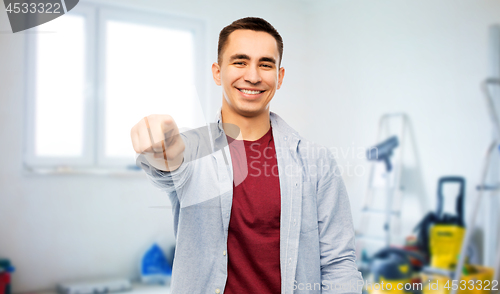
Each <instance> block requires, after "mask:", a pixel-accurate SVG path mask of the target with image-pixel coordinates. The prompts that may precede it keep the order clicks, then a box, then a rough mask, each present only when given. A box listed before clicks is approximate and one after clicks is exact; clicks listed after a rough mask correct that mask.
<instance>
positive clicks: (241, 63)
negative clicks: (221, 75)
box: [234, 62, 243, 64]
mask: <svg viewBox="0 0 500 294" xmlns="http://www.w3.org/2000/svg"><path fill="white" fill-rule="evenodd" d="M234 64H243V62H235V63H234Z"/></svg>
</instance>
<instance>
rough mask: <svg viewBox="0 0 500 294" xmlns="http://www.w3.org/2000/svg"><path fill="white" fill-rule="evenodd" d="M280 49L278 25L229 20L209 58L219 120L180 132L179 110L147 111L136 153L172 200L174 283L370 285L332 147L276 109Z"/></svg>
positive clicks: (214, 288)
mask: <svg viewBox="0 0 500 294" xmlns="http://www.w3.org/2000/svg"><path fill="white" fill-rule="evenodd" d="M282 57H283V41H282V38H281V36H280V35H279V33H278V32H277V31H276V29H275V28H274V27H273V26H271V25H270V24H269V23H268V22H267V21H265V20H263V19H261V18H252V17H249V18H243V19H239V20H237V21H235V22H233V23H232V24H230V25H228V26H227V27H225V28H224V29H223V30H222V31H221V32H220V35H219V46H218V59H217V62H216V63H214V64H213V65H212V73H213V79H214V81H215V83H216V84H217V85H219V86H221V88H222V107H221V109H220V112H219V113H218V115H217V118H216V119H217V122H216V124H214V125H212V126H211V127H210V128H209V129H208V130H207V132H206V133H205V132H204V131H203V130H201V129H199V130H194V131H191V132H190V133H183V134H180V136H179V135H178V134H179V131H178V128H177V126H176V124H175V122H174V120H173V118H172V117H171V116H169V115H150V116H148V117H146V118H144V119H143V120H141V121H140V122H139V123H137V124H136V125H135V126H134V127H133V128H132V131H131V137H132V143H133V146H134V149H135V151H136V152H137V153H140V154H141V156H139V157H138V158H137V162H138V165H139V166H140V167H141V168H143V169H144V170H145V171H146V173H147V174H148V176H149V178H150V179H151V180H152V182H153V184H154V185H155V186H157V187H159V188H161V189H162V190H164V191H166V192H168V193H169V198H170V201H171V202H172V211H173V214H174V233H175V237H176V253H175V258H174V266H173V274H172V284H171V289H172V290H171V291H172V292H171V293H174V294H175V293H216V294H219V293H226V294H245V293H248V294H254V293H259V294H260V293H269V294H271V293H273V294H279V293H361V286H362V283H363V281H362V277H361V274H360V273H359V272H358V270H357V268H356V264H355V252H354V229H353V225H352V217H351V212H350V204H349V198H348V196H347V193H346V190H345V186H344V183H343V181H342V178H341V175H340V173H339V170H338V169H337V165H336V162H335V160H334V158H333V156H332V153H331V152H329V150H328V149H326V148H324V147H322V146H319V145H316V144H314V143H312V142H310V141H307V140H305V139H304V138H302V137H301V136H299V135H298V133H297V132H296V131H294V130H293V129H292V128H291V127H290V126H288V125H287V124H286V123H285V122H284V121H283V119H281V118H280V117H279V116H278V115H276V114H275V113H273V112H271V111H270V109H269V107H270V102H271V100H272V99H273V97H274V95H275V92H276V91H277V90H278V89H279V88H280V87H281V84H282V82H283V78H284V75H285V70H284V68H283V67H281V60H282ZM234 126H236V127H237V128H236V129H237V130H238V131H237V132H234V130H235V128H234ZM207 146H210V148H208V147H207ZM205 149H210V151H208V152H207V151H203V150H205Z"/></svg>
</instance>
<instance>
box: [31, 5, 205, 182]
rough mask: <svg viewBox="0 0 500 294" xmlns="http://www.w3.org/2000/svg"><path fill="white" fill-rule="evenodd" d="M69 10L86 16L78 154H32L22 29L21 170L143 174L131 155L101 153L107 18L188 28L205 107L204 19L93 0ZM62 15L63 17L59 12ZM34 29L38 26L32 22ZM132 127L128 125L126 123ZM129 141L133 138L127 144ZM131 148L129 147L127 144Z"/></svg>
mask: <svg viewBox="0 0 500 294" xmlns="http://www.w3.org/2000/svg"><path fill="white" fill-rule="evenodd" d="M68 14H70V15H71V14H72V15H82V16H83V17H85V19H86V27H85V28H86V40H85V44H86V50H85V52H86V56H85V58H86V59H85V66H86V68H85V71H86V73H85V77H86V78H85V79H86V80H85V89H86V91H85V109H84V112H85V113H84V120H85V121H84V131H83V136H84V138H83V144H84V145H83V155H82V156H81V157H78V158H74V157H37V156H35V148H34V147H35V135H36V134H35V110H36V109H35V107H36V97H35V86H36V76H35V75H36V53H37V52H36V50H37V49H36V36H37V34H36V33H33V34H26V48H27V50H26V59H25V60H26V66H25V68H26V73H27V83H26V85H27V88H26V109H25V113H26V117H25V122H26V129H25V130H26V131H25V146H24V171H25V172H27V173H40V174H60V173H76V174H80V173H84V174H105V175H109V174H119V175H122V174H127V175H128V174H142V173H140V171H138V170H137V169H136V167H135V163H134V162H133V160H132V159H133V158H109V157H106V156H105V155H104V154H105V140H104V138H105V134H104V132H105V128H104V127H103V126H104V122H105V116H104V115H105V109H104V107H105V104H106V103H105V102H106V101H105V99H106V97H105V93H106V81H105V80H104V79H105V76H106V75H105V70H106V69H105V64H106V62H105V60H106V56H105V53H106V48H105V46H106V42H105V41H106V25H105V24H106V21H107V20H117V21H126V22H129V23H136V24H143V25H153V26H160V27H168V28H170V29H179V30H187V31H190V32H191V33H192V34H193V40H194V52H195V56H194V58H195V61H194V75H195V77H194V78H195V86H196V89H197V90H198V94H199V95H200V97H199V98H200V99H202V100H201V101H200V102H201V103H202V104H203V106H207V104H208V97H206V95H204V93H206V89H205V85H206V81H205V80H204V79H205V78H206V77H205V76H204V75H203V73H204V72H205V70H204V68H203V67H204V65H205V53H204V52H205V51H206V37H205V36H206V27H207V26H206V21H205V20H202V19H197V18H190V17H186V16H179V15H173V14H167V13H158V12H155V11H152V10H146V9H141V8H137V7H130V6H128V7H125V6H114V5H103V4H99V3H96V2H86V3H85V4H84V3H79V4H78V5H77V6H76V7H75V8H73V9H72V10H71V11H70V12H68ZM61 17H64V15H63V16H61ZM33 30H41V31H43V26H42V29H40V28H38V27H35V28H33ZM130 127H132V126H130ZM131 146H132V143H131ZM130 148H132V147H130Z"/></svg>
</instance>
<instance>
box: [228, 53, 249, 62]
mask: <svg viewBox="0 0 500 294" xmlns="http://www.w3.org/2000/svg"><path fill="white" fill-rule="evenodd" d="M235 59H247V60H250V56H248V55H246V54H234V55H233V56H231V57H230V58H229V62H231V61H233V60H235Z"/></svg>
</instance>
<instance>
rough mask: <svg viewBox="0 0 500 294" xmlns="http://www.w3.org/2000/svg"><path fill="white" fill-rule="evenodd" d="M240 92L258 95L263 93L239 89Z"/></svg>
mask: <svg viewBox="0 0 500 294" xmlns="http://www.w3.org/2000/svg"><path fill="white" fill-rule="evenodd" d="M239 90H240V91H241V92H243V93H245V94H260V93H261V92H263V91H252V90H245V89H239Z"/></svg>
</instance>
